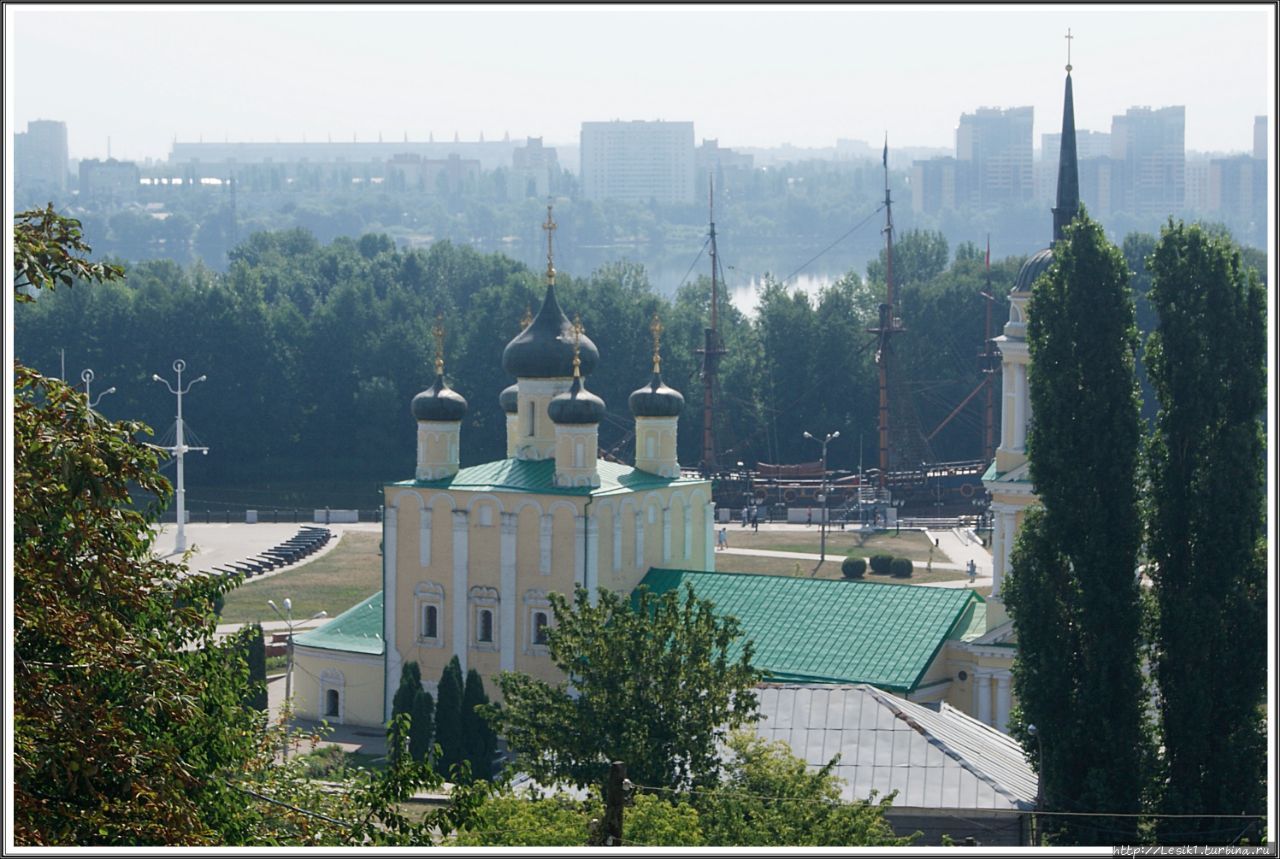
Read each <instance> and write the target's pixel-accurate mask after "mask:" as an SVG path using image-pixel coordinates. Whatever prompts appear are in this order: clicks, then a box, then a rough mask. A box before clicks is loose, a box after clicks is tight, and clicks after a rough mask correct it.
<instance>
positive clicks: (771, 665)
mask: <svg viewBox="0 0 1280 859" xmlns="http://www.w3.org/2000/svg"><path fill="white" fill-rule="evenodd" d="M686 582H687V583H689V584H691V585H692V586H693V591H694V593H695V594H697V596H698V597H699V598H701V599H706V600H710V601H711V602H712V603H714V604H715V607H716V612H717V613H719V614H722V615H733V616H734V617H736V618H737V619H738V621H739V622H740V623H741V624H742V629H743V632H744V634H745V638H746V639H750V640H751V641H753V642H754V643H755V657H754V662H755V665H756V667H758V668H761V669H763V670H764V671H765V672H766V673H767V674H768V679H770V680H773V681H777V682H789V683H868V684H871V685H873V686H878V687H880V688H882V689H887V690H889V691H894V692H910V691H912V690H914V689H915V688H916V686H917V685H918V684H919V683H920V680H921V678H922V677H923V676H924V674H925V671H926V670H927V669H928V668H929V665H930V663H932V662H933V660H934V657H935V656H937V654H938V651H939V650H941V649H942V646H943V645H944V644H945V643H946V642H947V640H948V639H949V638H960V637H970V636H972V635H973V634H974V629H975V627H976V626H977V623H975V622H976V621H978V620H979V618H977V617H976V614H977V612H976V611H975V608H976V606H977V605H981V604H982V598H981V597H980V596H978V595H977V594H975V593H974V592H973V591H971V590H969V589H967V588H931V587H928V586H923V585H895V584H881V583H879V582H856V581H847V580H843V579H840V580H833V579H809V578H791V577H788V576H764V575H755V574H750V573H706V572H694V571H691V570H661V569H651V570H649V572H648V573H647V574H646V575H645V577H644V579H642V580H641V582H640V585H641V586H642V587H643V586H646V585H647V586H648V587H649V590H650V591H651V592H653V593H655V594H661V593H665V592H667V591H670V590H673V589H676V588H680V589H683V587H684V584H685V583H686ZM982 619H983V620H985V613H984V616H983V618H982Z"/></svg>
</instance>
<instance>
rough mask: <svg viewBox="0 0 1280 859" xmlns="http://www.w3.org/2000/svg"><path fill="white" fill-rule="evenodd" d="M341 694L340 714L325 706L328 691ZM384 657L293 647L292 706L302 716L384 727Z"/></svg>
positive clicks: (337, 723) (333, 722) (346, 723)
mask: <svg viewBox="0 0 1280 859" xmlns="http://www.w3.org/2000/svg"><path fill="white" fill-rule="evenodd" d="M330 689H334V690H336V691H337V692H338V695H339V706H338V715H336V716H335V715H330V714H329V713H327V712H326V709H325V697H326V693H327V692H328V690H330ZM381 691H382V656H381V655H372V654H370V655H367V656H366V655H364V654H346V653H336V652H334V651H331V650H321V649H319V648H310V647H303V646H301V645H299V646H297V647H295V649H294V666H293V709H294V713H295V715H297V716H298V718H301V719H311V720H313V721H317V722H318V721H321V720H325V721H328V722H329V723H330V724H332V725H363V726H366V727H381V726H382V724H383V721H382V695H381V694H380V693H381Z"/></svg>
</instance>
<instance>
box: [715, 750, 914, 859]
mask: <svg viewBox="0 0 1280 859" xmlns="http://www.w3.org/2000/svg"><path fill="white" fill-rule="evenodd" d="M728 747H729V749H730V751H731V752H732V757H731V758H730V760H729V762H728V763H727V764H726V767H725V770H726V772H725V777H724V778H723V779H722V780H721V783H720V785H719V786H718V787H717V788H715V789H713V790H710V791H707V792H704V793H700V794H697V795H695V797H694V802H693V804H694V807H695V808H696V809H697V810H698V821H699V824H700V827H701V829H702V837H703V839H704V842H705V843H706V844H714V845H716V846H721V847H725V846H733V847H752V846H754V847H775V846H782V845H786V846H788V847H794V846H806V847H808V846H840V847H847V846H854V845H857V846H902V845H906V844H909V843H911V841H912V840H914V838H915V837H917V836H918V835H919V833H916V834H915V835H913V836H907V837H901V838H900V837H898V836H896V835H894V832H893V828H892V827H891V826H890V825H889V822H888V821H887V820H885V817H884V812H885V810H886V809H887V808H888V807H889V806H890V804H891V802H892V798H885V799H882V800H880V801H878V802H877V801H875V799H874V797H873V798H872V800H871V801H857V802H848V803H846V802H842V801H841V799H840V785H841V780H840V779H838V778H837V777H836V776H835V775H833V774H832V770H833V769H834V767H835V765H836V763H837V762H838V761H839V756H838V755H837V756H836V757H835V758H833V759H832V760H831V761H829V762H828V763H827V764H826V765H825V766H823V767H821V768H820V769H818V770H817V771H811V770H809V769H808V767H807V766H806V764H805V762H804V760H803V759H802V758H799V757H796V755H795V754H793V753H792V751H791V749H790V748H789V747H788V746H787V745H786V744H785V743H781V742H769V741H767V740H763V739H761V738H759V737H757V736H755V735H754V734H752V733H751V732H749V731H737V732H735V733H734V734H732V735H731V736H730V738H729V741H728Z"/></svg>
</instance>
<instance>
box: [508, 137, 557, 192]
mask: <svg viewBox="0 0 1280 859" xmlns="http://www.w3.org/2000/svg"><path fill="white" fill-rule="evenodd" d="M559 174H560V162H559V160H558V159H557V158H556V150H555V147H554V146H543V145H542V138H541V137H529V138H527V139H526V140H525V144H524V146H517V147H516V148H515V149H513V150H511V172H510V173H508V174H507V199H509V200H522V199H524V198H526V197H545V196H547V195H548V194H550V193H551V189H552V183H553V182H554V181H555V179H556V177H558V176H559Z"/></svg>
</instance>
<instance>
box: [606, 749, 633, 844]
mask: <svg viewBox="0 0 1280 859" xmlns="http://www.w3.org/2000/svg"><path fill="white" fill-rule="evenodd" d="M626 783H627V765H626V764H624V763H623V762H622V761H614V762H613V763H611V764H610V765H609V784H608V785H607V786H606V788H605V796H604V833H603V836H604V842H603V846H605V847H621V846H622V804H623V802H625V800H626Z"/></svg>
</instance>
